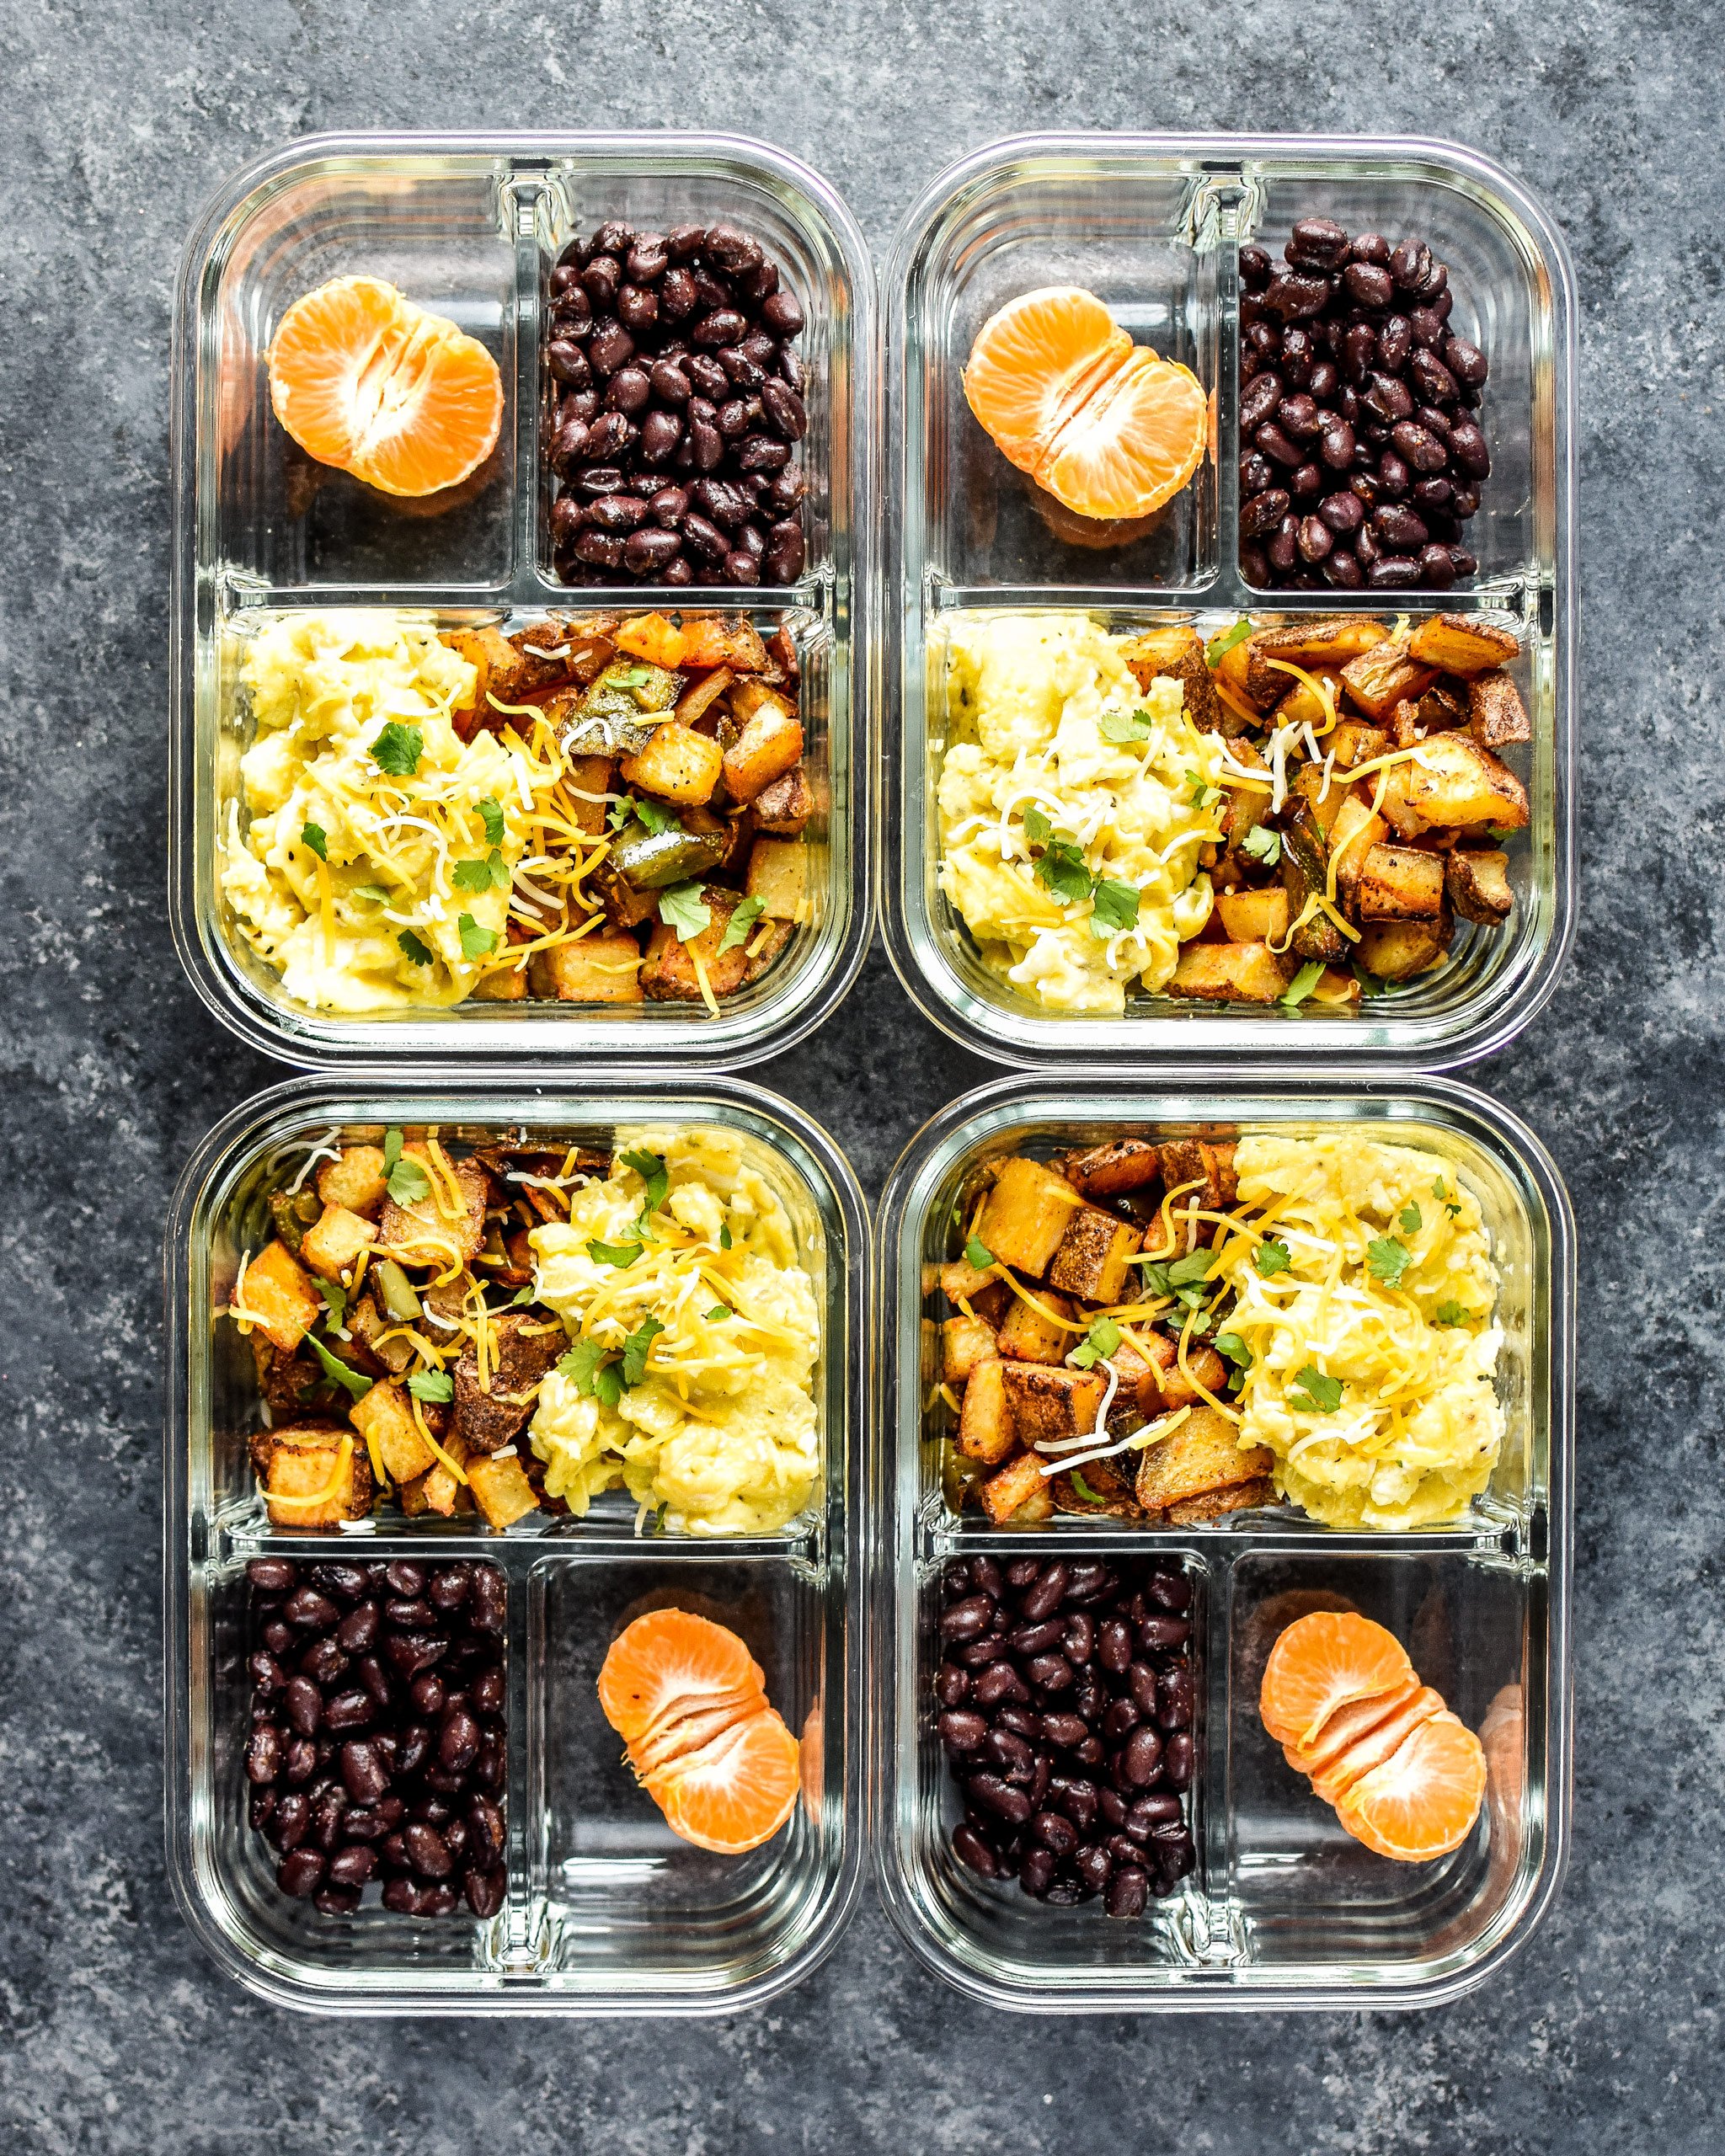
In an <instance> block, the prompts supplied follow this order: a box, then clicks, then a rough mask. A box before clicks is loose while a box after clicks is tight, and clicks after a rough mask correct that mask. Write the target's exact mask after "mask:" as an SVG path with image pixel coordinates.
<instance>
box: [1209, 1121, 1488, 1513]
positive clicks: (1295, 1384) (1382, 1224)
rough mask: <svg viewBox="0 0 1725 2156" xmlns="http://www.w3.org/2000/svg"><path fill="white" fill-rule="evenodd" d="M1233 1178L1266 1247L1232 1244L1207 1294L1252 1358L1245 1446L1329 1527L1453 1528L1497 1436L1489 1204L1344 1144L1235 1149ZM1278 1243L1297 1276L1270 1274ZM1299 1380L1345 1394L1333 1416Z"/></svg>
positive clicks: (1257, 1143)
mask: <svg viewBox="0 0 1725 2156" xmlns="http://www.w3.org/2000/svg"><path fill="white" fill-rule="evenodd" d="M1234 1165H1235V1168H1236V1173H1237V1174H1238V1177H1239V1205H1240V1209H1241V1211H1242V1212H1243V1213H1245V1214H1247V1219H1248V1220H1249V1225H1250V1226H1251V1227H1252V1229H1253V1230H1255V1231H1256V1232H1255V1233H1254V1234H1252V1235H1243V1236H1242V1235H1235V1236H1232V1237H1231V1238H1230V1239H1229V1240H1228V1242H1227V1245H1226V1249H1225V1250H1224V1251H1223V1254H1222V1257H1221V1259H1220V1262H1219V1264H1218V1266H1217V1267H1216V1269H1215V1272H1214V1273H1213V1274H1212V1276H1211V1281H1212V1284H1213V1285H1218V1286H1219V1285H1221V1284H1223V1283H1226V1284H1228V1285H1230V1286H1231V1287H1232V1288H1233V1289H1234V1290H1235V1292H1236V1296H1237V1300H1236V1302H1235V1304H1234V1305H1233V1307H1232V1308H1231V1310H1227V1312H1226V1320H1225V1329H1226V1332H1228V1333H1232V1334H1234V1335H1236V1337H1238V1339H1239V1340H1240V1341H1242V1342H1243V1343H1244V1345H1245V1347H1246V1348H1247V1350H1248V1351H1249V1353H1250V1354H1251V1357H1252V1361H1251V1364H1250V1367H1249V1368H1247V1369H1246V1371H1245V1373H1244V1375H1243V1378H1242V1383H1241V1385H1240V1389H1239V1392H1238V1394H1237V1396H1236V1398H1237V1404H1238V1406H1239V1408H1240V1410H1241V1423H1240V1441H1241V1443H1242V1444H1253V1445H1266V1446H1268V1448H1269V1449H1270V1450H1271V1451H1272V1452H1273V1453H1274V1454H1275V1456H1276V1465H1275V1469H1274V1479H1275V1484H1276V1487H1277V1489H1278V1491H1279V1492H1280V1493H1281V1494H1282V1495H1283V1496H1284V1497H1288V1498H1290V1499H1291V1500H1292V1501H1293V1502H1295V1504H1297V1505H1300V1506H1301V1507H1302V1508H1304V1509H1305V1510H1306V1512H1308V1513H1311V1515H1312V1516H1313V1518H1316V1519H1320V1520H1322V1521H1324V1522H1325V1523H1326V1524H1327V1525H1329V1526H1331V1527H1342V1528H1408V1527H1424V1526H1429V1525H1431V1524H1433V1523H1434V1522H1437V1521H1440V1520H1446V1519H1450V1518H1454V1517H1455V1515H1456V1514H1457V1513H1461V1512H1462V1511H1464V1510H1465V1509H1466V1506H1467V1504H1468V1502H1469V1501H1470V1500H1471V1498H1473V1497H1477V1496H1478V1495H1479V1493H1480V1492H1482V1490H1483V1489H1484V1488H1485V1487H1486V1486H1487V1482H1488V1481H1490V1480H1491V1474H1492V1469H1493V1465H1495V1464H1496V1461H1497V1458H1498V1449H1499V1447H1500V1445H1501V1444H1502V1442H1503V1430H1504V1417H1503V1407H1502V1406H1501V1405H1500V1404H1499V1401H1498V1396H1497V1391H1496V1388H1495V1385H1494V1383H1493V1378H1494V1374H1495V1372H1496V1369H1497V1366H1498V1351H1499V1349H1500V1348H1501V1347H1502V1345H1503V1333H1502V1331H1501V1329H1500V1328H1499V1327H1498V1325H1497V1324H1496V1323H1495V1321H1494V1317H1493V1313H1494V1311H1495V1309H1496V1305H1497V1299H1498V1271H1497V1268H1496V1267H1495V1266H1494V1265H1493V1262H1492V1257H1491V1251H1490V1244H1489V1240H1488V1237H1487V1231H1486V1228H1485V1225H1484V1223H1483V1221H1482V1217H1481V1214H1480V1208H1479V1201H1478V1199H1477V1198H1475V1197H1474V1195H1473V1194H1472V1193H1471V1192H1470V1191H1468V1190H1467V1189H1466V1188H1465V1187H1463V1186H1462V1185H1461V1183H1459V1182H1457V1181H1456V1179H1455V1170H1454V1168H1453V1167H1452V1166H1450V1164H1449V1163H1447V1162H1446V1161H1443V1160H1441V1159H1440V1158H1439V1156H1438V1155H1436V1154H1434V1153H1427V1152H1421V1151H1419V1150H1416V1149H1415V1148H1413V1147H1412V1146H1406V1145H1382V1144H1381V1143H1379V1142H1378V1141H1377V1140H1375V1139H1369V1138H1365V1137H1358V1136H1354V1135H1350V1134H1345V1133H1342V1134H1332V1135H1327V1136H1322V1137H1293V1136H1285V1137H1284V1136H1276V1135H1272V1134H1263V1135H1259V1136H1257V1137H1247V1138H1242V1139H1241V1140H1240V1143H1239V1149H1238V1150H1237V1152H1236V1155H1235V1164H1234ZM1266 1241H1276V1242H1279V1243H1280V1244H1282V1245H1283V1246H1285V1248H1286V1251H1287V1253H1288V1257H1289V1261H1290V1262H1289V1263H1288V1264H1287V1266H1286V1267H1284V1268H1281V1269H1279V1270H1274V1271H1272V1272H1270V1273H1263V1272H1260V1270H1259V1269H1258V1264H1257V1263H1256V1262H1255V1257H1254V1253H1255V1252H1257V1251H1258V1250H1259V1249H1261V1248H1262V1246H1263V1243H1264V1242H1266ZM1392 1245H1393V1246H1395V1247H1394V1248H1391V1246H1392ZM1400 1253H1405V1254H1406V1255H1405V1257H1404V1256H1402V1255H1401V1254H1400ZM1225 1307H1226V1305H1225ZM1305 1372H1312V1373H1316V1375H1317V1377H1318V1378H1319V1379H1320V1380H1339V1381H1340V1394H1339V1398H1338V1400H1337V1401H1336V1402H1335V1404H1334V1405H1333V1406H1327V1405H1325V1404H1324V1401H1323V1397H1322V1396H1325V1395H1327V1394H1328V1393H1329V1392H1331V1391H1332V1387H1331V1386H1330V1385H1325V1384H1323V1383H1322V1382H1321V1383H1320V1384H1319V1385H1317V1387H1316V1392H1317V1393H1318V1395H1319V1396H1320V1397H1319V1399H1318V1401H1316V1403H1314V1401H1313V1390H1314V1388H1313V1387H1312V1385H1311V1381H1310V1380H1309V1379H1307V1380H1306V1381H1305V1382H1302V1376H1301V1374H1302V1373H1305Z"/></svg>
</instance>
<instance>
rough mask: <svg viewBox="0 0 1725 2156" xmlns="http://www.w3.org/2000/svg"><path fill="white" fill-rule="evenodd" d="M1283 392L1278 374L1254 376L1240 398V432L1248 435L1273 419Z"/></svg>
mask: <svg viewBox="0 0 1725 2156" xmlns="http://www.w3.org/2000/svg"><path fill="white" fill-rule="evenodd" d="M1283 397H1284V389H1283V387H1282V382H1281V377H1280V376H1279V375H1274V374H1261V375H1258V376H1254V377H1253V379H1252V382H1251V383H1250V384H1249V385H1248V386H1247V390H1246V392H1245V394H1244V395H1243V396H1242V398H1241V399H1240V431H1241V433H1242V435H1247V436H1250V435H1253V434H1255V433H1256V432H1257V430H1258V428H1259V427H1261V426H1263V424H1265V422H1266V421H1268V420H1269V419H1274V416H1275V414H1276V410H1277V408H1278V406H1279V405H1280V403H1281V402H1282V399H1283Z"/></svg>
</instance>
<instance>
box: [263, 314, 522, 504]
mask: <svg viewBox="0 0 1725 2156" xmlns="http://www.w3.org/2000/svg"><path fill="white" fill-rule="evenodd" d="M270 403H271V404H272V405H273V406H274V408H275V416H276V418H277V419H279V420H280V422H281V424H282V425H283V426H284V427H285V428H286V430H287V431H288V433H289V434H291V435H292V436H293V438H294V440H296V442H297V443H298V444H299V446H300V447H301V448H302V449H303V450H304V451H305V452H306V454H307V456H313V457H315V458H316V459H317V460H318V462H319V463H320V464H333V465H336V466H339V467H340V468H341V469H342V470H343V471H346V472H352V473H353V475H354V477H355V478H358V479H363V480H364V481H365V482H366V484H367V485H368V486H371V487H376V488H378V490H379V491H380V492H381V493H383V494H402V495H419V494H435V493H437V492H439V491H440V490H441V488H445V487H452V486H455V485H456V484H457V483H459V482H460V481H461V480H462V479H465V478H467V477H468V476H469V474H470V473H472V472H475V471H477V470H478V467H479V466H480V465H481V464H483V462H484V461H485V459H486V458H487V457H488V456H489V455H490V454H491V451H492V447H493V446H494V443H495V442H496V440H497V434H498V429H499V426H500V425H501V424H502V422H503V379H502V376H500V375H499V372H498V368H497V362H496V360H494V359H493V358H492V356H491V355H490V353H489V352H488V351H487V350H486V349H485V347H484V346H483V344H480V343H479V342H478V339H476V338H473V337H469V336H468V335H467V333H466V332H465V331H464V330H462V329H460V328H457V326H456V324H455V323H452V322H450V321H448V320H446V318H444V317H443V316H442V315H440V314H430V313H427V312H426V311H425V309H424V308H423V307H416V306H415V305H414V302H412V301H411V300H409V299H408V298H407V297H406V296H404V295H403V293H401V292H399V291H397V289H396V287H395V286H393V285H391V284H387V283H386V282H385V281H384V280H382V278H379V277H338V278H336V279H334V280H333V281H332V282H331V283H329V284H327V285H322V286H319V287H318V290H317V291H314V292H308V293H307V295H306V296H305V297H304V298H303V299H300V300H296V301H295V302H294V304H293V305H292V306H291V307H290V308H289V309H288V311H287V312H286V314H285V315H284V316H283V317H282V318H281V323H280V328H278V329H277V330H276V333H275V339H274V341H273V342H272V344H270Z"/></svg>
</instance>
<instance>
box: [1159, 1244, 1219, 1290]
mask: <svg viewBox="0 0 1725 2156" xmlns="http://www.w3.org/2000/svg"><path fill="white" fill-rule="evenodd" d="M1215 1262H1216V1254H1215V1251H1213V1250H1194V1251H1189V1252H1188V1254H1187V1255H1186V1256H1185V1257H1177V1258H1176V1259H1175V1260H1174V1262H1173V1263H1172V1265H1171V1266H1170V1267H1168V1285H1169V1286H1170V1287H1171V1288H1189V1287H1190V1286H1191V1285H1192V1284H1193V1283H1194V1281H1198V1280H1208V1279H1209V1278H1210V1274H1211V1273H1212V1272H1213V1271H1214V1269H1215Z"/></svg>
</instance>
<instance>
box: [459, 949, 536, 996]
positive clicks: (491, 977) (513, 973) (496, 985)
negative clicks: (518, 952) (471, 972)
mask: <svg viewBox="0 0 1725 2156" xmlns="http://www.w3.org/2000/svg"><path fill="white" fill-rule="evenodd" d="M531 963H532V962H531V959H527V958H523V959H521V961H520V963H518V964H515V965H513V966H499V967H498V968H497V969H495V971H494V972H492V973H489V974H481V975H480V977H479V979H478V980H476V981H475V982H474V983H473V988H472V990H471V991H470V995H471V999H472V1001H473V1002H475V1003H525V1002H526V1001H527V999H528V998H529V996H531V994H532V984H531V979H530V977H529V968H530V967H531Z"/></svg>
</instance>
